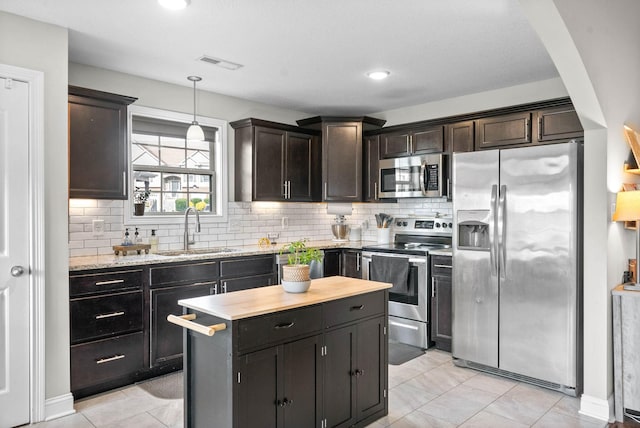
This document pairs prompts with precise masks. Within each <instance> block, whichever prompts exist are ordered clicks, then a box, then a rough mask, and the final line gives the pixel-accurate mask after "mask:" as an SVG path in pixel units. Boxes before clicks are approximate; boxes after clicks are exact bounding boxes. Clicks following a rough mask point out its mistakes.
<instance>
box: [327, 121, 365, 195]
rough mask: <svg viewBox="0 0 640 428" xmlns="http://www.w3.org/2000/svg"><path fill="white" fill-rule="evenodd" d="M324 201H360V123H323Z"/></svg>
mask: <svg viewBox="0 0 640 428" xmlns="http://www.w3.org/2000/svg"><path fill="white" fill-rule="evenodd" d="M322 128H323V129H322V178H323V189H322V192H323V200H325V201H345V202H348V201H351V202H354V201H355V202H359V201H361V200H362V123H360V122H325V123H323V127H322Z"/></svg>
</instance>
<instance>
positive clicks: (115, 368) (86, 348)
mask: <svg viewBox="0 0 640 428" xmlns="http://www.w3.org/2000/svg"><path fill="white" fill-rule="evenodd" d="M143 364H144V335H143V333H142V332H140V333H133V334H128V335H126V336H119V337H115V338H112V339H105V340H99V341H97V342H91V343H85V344H82V345H73V346H72V347H71V391H75V390H78V389H82V388H86V387H88V386H92V385H97V384H100V383H102V382H107V381H111V380H114V379H117V378H120V377H124V376H127V375H130V374H133V373H135V372H136V371H138V370H141V369H142V368H143Z"/></svg>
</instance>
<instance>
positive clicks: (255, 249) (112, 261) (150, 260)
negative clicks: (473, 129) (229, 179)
mask: <svg viewBox="0 0 640 428" xmlns="http://www.w3.org/2000/svg"><path fill="white" fill-rule="evenodd" d="M285 244H286V242H282V243H278V244H276V245H271V246H269V247H259V246H258V245H244V246H230V247H221V249H220V250H221V251H218V252H198V251H207V249H206V248H197V247H196V248H193V251H194V253H193V254H183V253H182V251H181V250H171V252H172V253H177V255H165V254H162V253H163V251H160V252H159V253H158V254H129V255H127V256H123V255H119V256H116V255H114V254H108V255H101V256H82V257H70V258H69V270H70V271H81V270H89V269H105V268H112V267H122V266H136V265H147V264H156V263H172V262H183V261H191V260H209V259H220V258H227V257H240V256H254V255H261V254H277V253H279V252H280V249H281V248H282V247H283V246H284V245H285ZM372 244H375V241H347V242H335V241H332V240H325V241H309V242H307V247H311V248H321V249H330V248H351V249H357V250H359V249H361V248H362V247H363V246H365V245H372ZM210 250H213V249H210Z"/></svg>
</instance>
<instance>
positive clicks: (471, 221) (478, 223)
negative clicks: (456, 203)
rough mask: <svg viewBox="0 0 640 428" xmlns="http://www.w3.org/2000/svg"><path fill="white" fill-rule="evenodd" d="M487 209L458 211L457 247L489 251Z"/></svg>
mask: <svg viewBox="0 0 640 428" xmlns="http://www.w3.org/2000/svg"><path fill="white" fill-rule="evenodd" d="M489 219H490V211H489V210H473V211H458V242H457V245H458V249H461V250H476V251H489V244H490V241H489V232H490V230H489V229H490V228H489Z"/></svg>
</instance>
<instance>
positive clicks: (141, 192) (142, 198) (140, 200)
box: [133, 187, 151, 215]
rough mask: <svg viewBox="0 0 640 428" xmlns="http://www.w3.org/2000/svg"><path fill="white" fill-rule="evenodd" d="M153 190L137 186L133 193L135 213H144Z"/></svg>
mask: <svg viewBox="0 0 640 428" xmlns="http://www.w3.org/2000/svg"><path fill="white" fill-rule="evenodd" d="M150 194H151V190H149V189H140V188H139V187H136V190H135V192H134V193H133V215H144V206H145V205H146V204H147V200H148V199H149V195H150Z"/></svg>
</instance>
